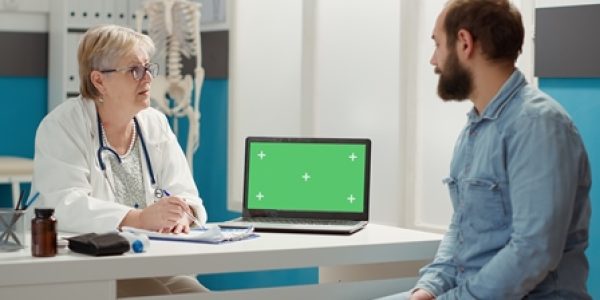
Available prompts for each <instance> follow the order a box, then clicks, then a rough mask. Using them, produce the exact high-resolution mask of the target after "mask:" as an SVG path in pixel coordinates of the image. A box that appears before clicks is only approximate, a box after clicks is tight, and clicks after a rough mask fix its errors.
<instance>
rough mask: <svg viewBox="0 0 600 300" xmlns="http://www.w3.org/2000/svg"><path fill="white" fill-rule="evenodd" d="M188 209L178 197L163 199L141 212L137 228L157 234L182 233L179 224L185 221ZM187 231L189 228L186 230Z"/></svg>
mask: <svg viewBox="0 0 600 300" xmlns="http://www.w3.org/2000/svg"><path fill="white" fill-rule="evenodd" d="M189 209H190V208H189V206H188V205H187V203H185V201H184V200H183V199H181V198H179V197H174V196H173V197H165V198H162V199H160V200H159V201H157V202H155V203H154V204H152V205H150V206H148V207H146V208H144V209H143V210H141V212H140V214H139V223H140V224H139V226H140V227H141V228H144V229H150V230H156V231H159V232H177V230H178V232H177V233H179V232H182V231H183V230H185V228H182V227H185V226H181V224H182V223H183V222H184V221H185V220H186V219H187V218H186V214H185V212H186V211H188V210H189ZM187 230H188V231H189V226H188V228H187Z"/></svg>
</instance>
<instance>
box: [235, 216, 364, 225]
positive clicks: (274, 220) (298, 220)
mask: <svg viewBox="0 0 600 300" xmlns="http://www.w3.org/2000/svg"><path fill="white" fill-rule="evenodd" d="M244 221H245V222H260V223H277V224H308V225H339V226H352V225H356V224H357V223H359V222H360V221H354V220H316V219H302V218H261V217H254V218H244Z"/></svg>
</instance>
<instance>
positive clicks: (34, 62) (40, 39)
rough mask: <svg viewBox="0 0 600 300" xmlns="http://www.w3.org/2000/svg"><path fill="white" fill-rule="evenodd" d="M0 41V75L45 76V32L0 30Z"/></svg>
mask: <svg viewBox="0 0 600 300" xmlns="http://www.w3.org/2000/svg"><path fill="white" fill-rule="evenodd" d="M0 41H2V42H0V76H29V77H45V76H47V73H48V33H47V32H0Z"/></svg>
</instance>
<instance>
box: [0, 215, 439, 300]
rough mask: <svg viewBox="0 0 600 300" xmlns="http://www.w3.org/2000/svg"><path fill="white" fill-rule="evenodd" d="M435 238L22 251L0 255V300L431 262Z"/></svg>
mask: <svg viewBox="0 0 600 300" xmlns="http://www.w3.org/2000/svg"><path fill="white" fill-rule="evenodd" d="M440 238H441V236H440V235H438V234H431V233H425V232H419V231H412V230H405V229H400V228H396V227H390V226H383V225H375V224H369V225H368V226H367V227H366V228H365V229H363V230H362V231H359V232H357V233H355V234H354V235H350V236H336V235H309V234H281V233H260V237H258V238H255V239H250V240H245V241H239V242H233V243H228V244H222V245H210V244H195V243H185V242H162V241H152V242H151V246H150V249H149V251H148V252H146V253H143V254H126V255H120V256H108V257H90V256H85V255H80V254H76V253H70V252H69V253H65V254H60V255H58V256H56V257H53V258H33V257H31V256H30V252H29V249H26V250H22V251H20V252H14V253H0V299H34V298H35V297H40V296H42V295H43V297H44V299H86V300H92V299H114V298H115V294H116V293H115V289H116V281H115V280H117V279H124V278H137V277H152V276H167V275H178V274H179V275H180V274H196V273H207V274H208V273H223V272H238V271H250V270H267V269H285V268H301V267H313V266H319V267H333V266H342V265H357V264H381V263H388V262H403V261H422V260H431V259H432V258H433V256H434V254H435V251H436V249H437V246H438V244H439V242H440ZM413 283H414V278H412V279H410V280H409V281H407V282H404V283H403V282H402V279H394V280H379V281H375V282H366V283H363V282H347V283H343V282H342V283H328V284H321V285H307V286H296V287H286V288H271V289H251V290H242V291H232V292H215V293H205V294H195V295H194V294H192V295H190V294H187V295H177V296H175V295H173V296H170V297H152V298H148V297H146V298H135V299H259V298H260V299H276V298H281V297H283V296H285V298H286V299H307V298H310V297H312V298H314V299H341V298H343V299H352V298H355V299H364V298H368V297H372V296H379V295H381V293H384V294H385V289H390V288H398V286H397V285H398V284H405V285H406V284H410V285H412V284H413ZM410 285H408V286H407V287H409V286H410ZM381 288H384V290H382V289H381ZM400 288H404V287H400ZM128 299H133V298H128Z"/></svg>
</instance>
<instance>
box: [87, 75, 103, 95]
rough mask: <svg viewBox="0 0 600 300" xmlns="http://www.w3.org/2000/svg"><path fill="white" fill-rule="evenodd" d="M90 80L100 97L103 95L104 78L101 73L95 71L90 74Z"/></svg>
mask: <svg viewBox="0 0 600 300" xmlns="http://www.w3.org/2000/svg"><path fill="white" fill-rule="evenodd" d="M90 80H91V82H92V84H93V85H94V87H95V88H96V90H98V92H99V93H100V95H104V94H105V90H106V88H105V87H104V76H102V73H100V72H99V71H96V70H94V71H92V72H91V73H90Z"/></svg>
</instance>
